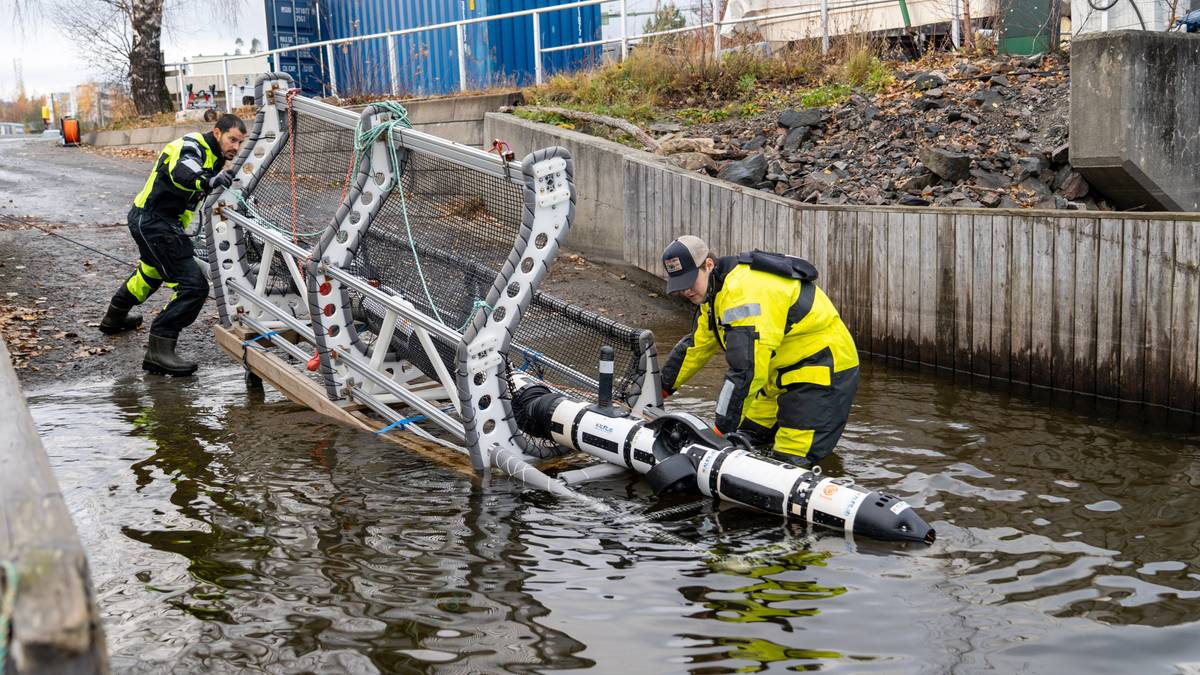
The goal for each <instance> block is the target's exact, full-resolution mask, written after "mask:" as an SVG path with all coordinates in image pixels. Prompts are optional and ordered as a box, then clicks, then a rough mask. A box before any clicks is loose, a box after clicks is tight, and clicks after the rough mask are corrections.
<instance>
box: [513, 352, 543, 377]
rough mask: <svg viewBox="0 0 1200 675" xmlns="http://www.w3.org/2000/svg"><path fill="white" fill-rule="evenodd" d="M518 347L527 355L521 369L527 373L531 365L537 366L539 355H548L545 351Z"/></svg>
mask: <svg viewBox="0 0 1200 675" xmlns="http://www.w3.org/2000/svg"><path fill="white" fill-rule="evenodd" d="M517 349H519V350H520V351H521V354H522V355H524V357H525V363H522V364H521V366H520V370H521V371H522V372H526V373H527V372H529V367H530V366H536V365H537V364H538V360H539V357H542V356H545V355H546V354H545V353H543V352H537V351H533V350H532V349H522V348H520V347H518V348H517Z"/></svg>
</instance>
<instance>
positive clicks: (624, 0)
mask: <svg viewBox="0 0 1200 675" xmlns="http://www.w3.org/2000/svg"><path fill="white" fill-rule="evenodd" d="M628 2H629V0H621V60H622V61H624V60H625V59H627V58H629V37H628V34H629V24H628V23H627V22H626V11H627V7H626V5H627V4H628Z"/></svg>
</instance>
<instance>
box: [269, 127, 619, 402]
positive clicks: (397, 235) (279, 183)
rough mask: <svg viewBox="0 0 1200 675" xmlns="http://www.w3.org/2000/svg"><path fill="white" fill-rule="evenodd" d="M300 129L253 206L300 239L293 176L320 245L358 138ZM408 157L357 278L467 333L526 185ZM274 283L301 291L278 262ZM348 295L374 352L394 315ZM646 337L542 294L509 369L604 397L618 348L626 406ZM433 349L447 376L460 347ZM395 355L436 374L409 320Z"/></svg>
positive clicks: (503, 252) (359, 260) (334, 130)
mask: <svg viewBox="0 0 1200 675" xmlns="http://www.w3.org/2000/svg"><path fill="white" fill-rule="evenodd" d="M294 125H295V134H294V139H295V155H294V159H293V157H292V153H291V149H290V148H288V147H286V146H285V147H284V148H283V149H282V150H281V152H280V153H279V154H278V155H277V156H276V157H275V159H274V160H273V161H272V163H271V165H270V167H269V168H268V170H267V172H266V174H265V175H264V176H263V177H262V179H261V180H260V181H259V182H258V183H257V185H256V186H255V188H254V190H253V193H252V195H250V196H249V200H250V202H251V203H252V205H253V207H254V209H255V210H256V211H257V213H258V215H260V216H261V217H262V218H265V219H267V220H270V221H271V222H272V223H274V224H275V225H276V226H277V227H278V228H279V229H280V230H281V231H283V232H284V234H285V235H286V236H289V237H290V236H291V228H292V185H293V176H294V184H295V186H296V190H295V195H296V214H297V219H296V230H297V239H298V240H299V242H300V243H301V245H302V246H305V247H312V246H314V245H315V244H316V242H317V239H318V238H319V232H320V231H321V230H322V229H323V228H324V227H326V226H327V225H329V223H330V222H332V219H333V217H334V214H335V212H336V210H337V207H338V204H339V203H340V202H341V198H342V189H343V186H344V185H345V180H346V173H347V169H348V166H349V163H350V161H351V159H352V157H353V153H354V147H353V137H354V133H353V131H351V130H349V129H344V128H340V127H336V126H334V125H331V124H329V123H326V122H323V121H321V120H319V119H312V118H309V117H306V116H297V117H296V119H295V121H294ZM399 157H400V159H401V164H402V177H401V185H402V189H403V193H401V191H400V190H393V191H392V193H391V194H390V195H389V197H388V198H387V199H386V200H385V201H384V203H383V204H382V205H381V207H380V210H379V211H378V213H377V214H376V216H375V217H374V218H373V219H372V222H371V223H370V226H369V228H368V229H367V231H366V233H365V235H364V237H363V238H362V242H361V244H360V246H359V248H358V250H357V252H356V254H355V257H354V260H353V262H352V264H351V267H350V270H349V271H351V272H352V273H353V274H355V275H356V276H358V277H360V278H363V279H366V280H369V281H370V282H371V283H372V285H377V286H379V287H380V288H381V289H383V290H385V291H388V292H391V293H396V294H398V295H401V296H403V297H404V298H405V299H406V300H408V301H409V302H411V303H412V304H413V305H414V306H416V307H417V309H419V310H420V311H421V312H424V313H425V314H427V315H429V316H431V317H433V318H435V319H437V320H438V321H440V322H441V323H443V324H445V325H446V326H449V327H451V328H453V329H455V330H458V331H462V330H464V329H465V326H466V324H467V323H468V322H469V320H470V319H471V318H472V317H473V316H474V314H475V313H476V312H479V311H487V310H486V308H485V307H483V306H482V303H483V301H484V300H486V298H487V295H488V292H489V291H490V289H491V286H492V284H493V283H494V281H495V279H496V275H497V274H498V272H499V270H500V269H501V268H502V267H503V265H504V263H505V261H506V260H507V258H508V255H509V253H510V252H511V251H512V247H513V245H514V243H515V242H516V240H517V235H518V233H519V232H520V227H521V212H522V208H523V206H522V197H523V188H522V187H521V186H519V185H517V184H515V183H513V182H511V181H509V180H506V179H503V178H500V177H496V176H490V175H485V174H482V173H480V172H478V171H474V170H471V169H467V168H462V167H459V166H457V165H455V164H452V163H450V162H447V161H445V160H442V159H439V158H438V157H436V156H432V155H428V154H425V153H417V152H412V151H401V152H400V155H399ZM406 216H407V218H406ZM410 233H411V234H410ZM261 251H262V245H261V242H260V241H257V240H256V239H254V238H251V237H248V238H247V255H248V257H249V261H250V263H251V264H252V265H257V263H258V261H259V260H260V259H261ZM270 274H271V276H270V277H269V281H268V286H267V289H268V293H270V292H295V291H294V290H292V289H294V285H293V283H292V280H291V275H290V274H289V273H288V271H287V269H286V268H285V267H283V263H282V262H280V261H279V260H278V258H276V261H275V263H274V264H273V265H272V269H271V272H270ZM513 292H516V289H513ZM350 297H351V304H352V307H353V309H354V315H355V317H356V319H357V320H358V321H359V322H360V325H359V329H360V333H361V336H362V338H363V340H364V341H365V342H367V343H368V344H370V343H373V341H374V339H375V336H376V334H377V333H378V331H379V330H380V328H381V324H382V322H383V315H384V314H385V310H384V309H383V308H382V307H381V306H380V305H378V304H377V303H375V302H373V301H372V300H371V299H369V298H364V297H363V296H361V295H359V294H357V293H354V292H351V293H350ZM640 333H641V331H639V330H635V329H632V328H629V327H627V326H623V325H621V324H618V323H616V322H613V321H611V320H609V319H606V318H604V317H601V316H599V315H596V314H594V313H592V312H589V311H587V310H585V309H583V308H580V307H575V306H572V305H570V304H568V303H566V302H563V301H561V300H558V299H556V298H553V297H552V296H549V295H545V294H542V293H538V294H536V295H535V297H534V299H533V301H532V302H531V303H530V306H529V307H528V308H527V310H526V312H525V315H524V317H523V318H522V321H521V322H520V324H519V326H518V330H517V334H516V335H515V336H514V343H513V347H512V348H511V349H510V352H509V364H510V367H511V368H514V369H520V370H524V371H527V372H529V373H531V374H532V375H534V376H537V377H539V378H541V379H543V380H545V381H546V383H547V384H549V385H551V386H553V387H554V388H555V389H558V390H560V391H563V392H565V393H571V394H573V395H576V396H579V397H582V398H589V399H594V398H595V396H596V391H595V377H596V364H597V360H598V357H599V350H600V347H601V346H603V345H609V346H612V347H613V348H614V349H615V350H616V352H617V361H616V364H615V366H616V370H615V383H614V395H615V396H617V397H619V398H625V397H628V396H630V395H633V394H635V393H636V392H635V391H632V386H631V385H633V384H634V383H636V382H637V381H638V379H639V378H638V365H639V364H638V355H639V354H640V350H639V347H638V336H639V335H640ZM434 345H435V349H436V350H437V352H438V355H439V356H440V358H441V360H442V362H443V363H444V364H445V366H446V369H447V370H448V371H449V372H454V370H455V369H456V366H457V363H456V353H455V349H456V348H455V346H454V345H448V344H444V343H442V342H441V341H437V340H435V341H434ZM389 352H390V355H389V358H390V359H394V360H407V361H409V362H410V363H412V364H413V365H414V366H416V367H417V368H419V369H420V370H421V371H422V372H423V373H425V374H426V375H427V376H429V377H431V378H436V377H437V372H436V370H435V369H434V367H433V365H432V363H431V362H430V360H429V357H428V355H427V354H426V352H425V350H424V348H423V347H422V346H421V343H420V341H419V340H418V338H417V337H416V335H415V334H414V333H413V332H412V329H411V326H409V325H408V324H407V323H406V322H403V321H400V322H399V323H398V325H397V327H396V330H395V333H394V335H393V338H392V341H391V345H390V349H389Z"/></svg>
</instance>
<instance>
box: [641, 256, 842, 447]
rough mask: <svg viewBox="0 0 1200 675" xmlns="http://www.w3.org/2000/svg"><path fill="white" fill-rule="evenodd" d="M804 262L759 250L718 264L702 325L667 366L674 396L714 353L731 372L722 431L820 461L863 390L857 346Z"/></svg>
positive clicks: (719, 422) (720, 417) (722, 398)
mask: <svg viewBox="0 0 1200 675" xmlns="http://www.w3.org/2000/svg"><path fill="white" fill-rule="evenodd" d="M816 278H817V270H816V269H815V268H814V267H813V266H812V265H811V264H810V263H809V262H807V261H805V260H801V259H800V258H795V257H792V256H785V255H781V254H776V253H765V252H762V251H754V252H753V253H744V254H741V255H739V256H728V257H724V258H721V259H719V260H718V261H717V263H716V266H715V267H714V268H713V270H712V272H711V276H710V277H709V286H708V297H707V298H706V299H705V302H704V303H703V304H702V305H701V306H700V308H699V311H698V312H697V314H696V325H695V328H694V329H693V330H692V332H691V333H690V334H688V335H687V336H685V337H684V338H683V339H682V340H680V341H679V343H678V344H677V345H675V348H674V349H672V350H671V354H670V355H669V356H668V357H667V360H666V364H665V365H664V367H663V369H662V378H663V386H664V389H666V391H667V392H673V391H675V390H676V389H677V388H678V387H680V386H681V385H682V384H683V383H684V382H687V381H688V379H690V378H691V377H692V376H693V375H695V374H696V372H697V371H699V370H700V368H701V367H703V366H704V364H705V363H707V362H708V360H709V359H710V358H711V357H712V355H713V354H714V353H715V352H716V350H717V348H718V347H719V348H721V349H723V350H724V351H725V358H726V360H727V361H728V362H729V370H728V371H727V373H726V375H725V381H724V383H723V385H722V387H721V393H720V395H719V396H718V398H717V412H716V428H717V430H718V431H720V432H721V433H726V434H727V433H730V432H732V431H735V430H738V431H742V432H744V433H746V434H747V435H748V436H750V437H751V438H754V439H756V440H757V441H759V442H769V440H770V437H771V434H772V433H773V435H774V451H775V453H776V456H777V457H778V458H779V459H784V460H786V461H790V462H793V463H797V464H814V463H816V462H819V461H820V460H821V459H822V458H824V457H825V456H826V455H828V454H829V453H830V452H832V451H833V448H834V446H835V445H836V444H837V441H838V439H839V438H841V435H842V430H843V429H845V426H846V418H847V417H848V416H849V414H850V404H851V402H852V401H853V400H854V393H855V392H856V391H857V389H858V350H857V348H856V347H855V345H854V339H853V338H852V337H851V336H850V332H849V331H848V330H847V329H846V325H845V324H844V323H842V319H841V317H840V316H839V315H838V312H837V309H835V308H834V306H833V303H831V302H830V301H829V298H828V297H827V296H826V295H825V293H824V292H823V291H821V289H820V288H818V287H817V284H816Z"/></svg>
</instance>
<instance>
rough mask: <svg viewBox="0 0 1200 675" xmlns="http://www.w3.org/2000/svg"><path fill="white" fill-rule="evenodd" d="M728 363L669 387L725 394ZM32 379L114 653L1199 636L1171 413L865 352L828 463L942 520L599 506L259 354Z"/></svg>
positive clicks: (845, 665)
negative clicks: (453, 448)
mask: <svg viewBox="0 0 1200 675" xmlns="http://www.w3.org/2000/svg"><path fill="white" fill-rule="evenodd" d="M710 370H711V371H712V372H711V373H707V376H708V377H709V378H710V380H711V381H710V382H709V383H708V384H707V385H706V384H705V382H706V381H705V379H704V378H703V377H701V378H699V379H697V380H694V381H693V382H692V383H689V386H688V387H685V389H684V390H683V391H681V392H680V393H679V394H677V396H676V397H674V398H672V403H673V405H675V406H679V405H683V406H685V407H688V408H689V409H690V410H692V411H693V412H697V413H698V414H710V413H711V410H709V409H708V408H709V407H710V406H711V404H710V403H707V402H705V400H704V398H705V397H706V396H707V394H708V393H709V392H708V390H709V389H711V388H712V386H711V385H712V384H714V383H715V382H716V381H717V380H719V378H720V376H721V372H720V367H719V364H716V365H715V367H713V368H710ZM32 394H33V395H32V396H31V398H30V403H31V408H32V412H33V414H34V418H35V420H37V422H38V426H39V430H40V431H41V432H42V434H43V437H44V439H45V442H46V446H47V448H48V450H49V452H50V454H51V460H52V462H53V464H54V467H55V470H56V472H57V474H58V477H59V482H60V484H61V485H62V486H63V488H64V493H65V496H66V498H67V501H68V504H69V505H70V506H71V508H72V512H73V513H74V514H75V517H76V522H77V525H78V527H79V530H80V532H81V535H82V536H83V538H84V543H85V546H87V548H88V550H89V554H90V556H91V562H92V568H93V570H94V574H95V577H96V585H97V590H98V595H99V598H100V602H101V606H102V611H103V614H104V619H105V624H106V626H105V627H106V631H107V633H108V636H109V641H110V648H111V651H112V653H113V658H114V666H115V668H116V669H117V670H122V671H126V670H128V671H135V672H136V671H154V672H157V671H162V670H165V669H169V668H174V669H177V670H180V671H206V672H207V671H213V672H241V671H245V670H251V671H254V670H263V669H265V670H271V671H286V672H292V671H326V672H499V671H512V672H542V671H547V670H554V669H588V668H593V667H594V668H596V669H597V670H598V671H600V672H621V673H664V672H691V673H724V672H735V671H740V672H756V671H763V670H773V671H782V670H804V669H817V668H820V669H838V668H841V669H844V670H846V671H847V672H856V673H857V672H935V673H941V672H952V671H958V672H974V671H978V670H998V671H1001V672H1008V671H1019V670H1024V671H1033V672H1062V671H1073V672H1078V671H1089V672H1134V671H1137V672H1153V671H1156V670H1157V671H1162V672H1176V671H1179V670H1187V669H1188V668H1193V669H1194V666H1192V665H1187V664H1194V663H1197V662H1200V647H1197V646H1195V645H1196V641H1195V639H1194V635H1195V631H1196V627H1197V626H1196V624H1197V621H1198V620H1200V536H1198V535H1200V520H1198V519H1196V518H1195V515H1194V514H1195V513H1197V512H1200V450H1198V448H1200V443H1197V437H1196V436H1194V435H1189V434H1188V433H1185V432H1164V431H1161V430H1160V428H1159V427H1158V426H1156V425H1145V424H1141V423H1137V422H1126V421H1114V420H1113V419H1112V418H1111V417H1104V416H1102V415H1097V414H1096V413H1094V412H1089V411H1086V410H1084V411H1079V410H1073V409H1069V408H1063V407H1058V406H1049V405H1046V404H1045V403H1043V402H1035V401H1031V400H1030V399H1029V398H1028V397H1027V396H1023V395H1011V394H1009V393H1007V392H1004V391H990V390H988V389H987V388H983V387H978V386H977V385H972V384H970V383H962V382H960V383H958V384H955V383H953V382H951V381H950V380H948V379H943V378H938V377H931V376H928V375H924V374H913V373H903V372H897V371H893V370H884V369H882V368H880V367H878V366H873V365H872V364H870V363H869V362H868V363H867V364H865V365H864V369H863V379H862V386H861V388H860V392H859V395H858V399H857V402H856V405H855V409H854V412H853V413H852V416H851V419H850V425H849V426H848V428H847V430H846V434H845V436H844V440H843V443H842V446H841V448H840V450H839V452H838V454H837V455H835V457H836V459H837V463H836V465H827V466H826V467H825V468H826V470H827V471H830V472H832V473H837V474H841V475H847V476H850V477H852V478H854V479H855V480H857V481H858V482H860V483H862V484H864V485H865V486H868V487H871V488H877V489H883V490H886V491H889V492H892V493H895V494H897V495H898V496H900V497H901V498H903V499H905V500H906V501H908V502H909V503H911V504H912V505H913V506H914V507H915V508H918V509H920V510H921V511H922V513H923V514H924V515H925V517H926V518H927V519H929V520H930V522H931V523H932V524H934V526H935V527H937V528H938V531H939V541H938V543H937V544H936V545H935V546H933V547H931V548H924V547H907V546H893V545H884V544H879V543H876V542H869V541H862V540H853V541H852V540H848V539H845V538H843V537H841V536H837V535H834V534H831V533H828V532H824V531H820V530H817V531H809V530H807V529H806V528H804V527H803V526H799V525H796V524H786V523H782V522H780V521H778V520H775V519H773V518H770V517H767V516H765V515H763V514H756V513H750V512H747V511H743V510H741V509H738V508H730V507H728V506H722V505H717V504H713V503H710V502H708V501H705V500H700V499H696V498H691V497H680V496H671V497H669V498H665V499H663V500H656V499H655V498H654V497H653V496H652V495H651V494H650V493H649V491H648V489H647V488H646V487H645V486H644V485H642V484H641V483H640V482H638V481H636V480H634V479H633V478H629V479H616V480H610V481H605V482H601V483H597V484H593V485H589V486H587V487H586V490H587V492H588V493H589V494H591V495H593V496H596V497H598V498H601V499H603V500H605V501H606V502H607V503H609V504H610V505H612V506H613V507H614V513H609V514H603V513H598V512H596V511H594V510H591V509H590V508H589V507H587V506H585V505H582V504H579V503H576V502H573V501H568V500H558V499H555V498H552V497H549V496H547V495H544V494H541V493H537V492H531V491H527V490H524V489H523V488H522V487H521V486H520V485H518V484H515V483H513V482H511V481H508V480H506V479H503V478H493V479H488V480H485V481H480V480H479V479H473V478H469V477H466V476H463V475H461V474H458V473H454V472H451V471H449V470H446V469H443V468H441V467H440V466H437V465H434V464H431V463H430V462H429V461H427V460H425V459H423V458H420V457H416V456H413V455H411V454H409V453H406V452H405V451H404V450H403V449H402V448H399V447H397V446H394V445H391V444H388V443H385V442H382V441H380V440H378V439H376V438H374V437H373V436H370V435H368V434H364V433H361V432H358V431H354V430H349V429H344V428H341V427H338V426H335V425H332V424H330V423H328V422H327V421H326V420H324V419H322V418H320V417H318V416H316V415H315V414H313V413H310V412H308V411H304V410H301V409H299V408H297V407H296V406H294V405H292V404H290V403H288V402H286V401H284V400H282V399H281V398H280V397H279V396H278V395H277V394H274V393H273V392H271V391H270V390H268V392H267V394H266V396H265V398H264V397H261V396H260V397H259V398H258V399H255V398H253V397H248V396H247V394H246V393H245V392H244V390H243V387H242V385H241V380H240V373H239V371H237V370H235V369H230V370H228V371H224V372H217V373H207V374H206V375H205V377H203V378H196V379H195V380H193V381H190V382H189V381H175V380H163V379H159V378H146V379H141V378H128V379H124V380H121V381H119V382H116V383H97V384H95V385H92V386H90V387H88V386H85V387H80V388H77V389H75V390H73V391H72V392H68V393H63V392H58V391H54V392H46V393H44V394H39V393H38V392H32ZM689 397H691V398H690V399H689ZM689 402H690V405H689Z"/></svg>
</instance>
